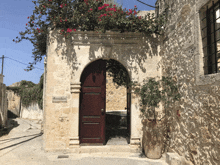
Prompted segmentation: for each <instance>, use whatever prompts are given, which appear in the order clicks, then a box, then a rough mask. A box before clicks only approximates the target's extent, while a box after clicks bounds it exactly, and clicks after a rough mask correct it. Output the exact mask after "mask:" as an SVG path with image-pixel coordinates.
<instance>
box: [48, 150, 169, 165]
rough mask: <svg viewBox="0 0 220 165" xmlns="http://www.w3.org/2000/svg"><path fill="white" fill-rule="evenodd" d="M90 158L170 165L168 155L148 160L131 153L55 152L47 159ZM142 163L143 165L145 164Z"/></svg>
mask: <svg viewBox="0 0 220 165" xmlns="http://www.w3.org/2000/svg"><path fill="white" fill-rule="evenodd" d="M88 157H93V158H94V157H99V158H123V159H130V160H137V163H138V164H139V163H141V162H143V163H144V164H146V165H168V164H167V163H166V161H165V157H166V155H165V154H164V155H163V156H162V158H161V159H148V158H146V157H141V156H140V154H139V153H129V152H126V153H125V152H110V153H108V152H96V153H81V154H76V153H61V152H55V153H52V154H48V155H47V158H48V160H50V161H53V162H55V161H62V160H67V159H69V160H81V159H83V158H88ZM143 163H141V164H143Z"/></svg>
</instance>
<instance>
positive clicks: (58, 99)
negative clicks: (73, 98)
mask: <svg viewBox="0 0 220 165" xmlns="http://www.w3.org/2000/svg"><path fill="white" fill-rule="evenodd" d="M52 102H53V103H66V102H67V97H66V96H53V98H52Z"/></svg>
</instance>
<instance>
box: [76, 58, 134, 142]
mask: <svg viewBox="0 0 220 165" xmlns="http://www.w3.org/2000/svg"><path fill="white" fill-rule="evenodd" d="M110 59H111V60H114V61H117V62H118V63H120V64H121V65H122V66H123V67H124V68H125V70H126V73H127V76H128V82H131V77H130V72H129V71H128V69H127V68H126V67H125V65H124V64H122V63H121V62H120V61H119V60H115V59H114V58H96V59H93V60H91V61H89V62H88V63H87V64H86V65H84V67H83V69H82V70H80V71H81V74H80V76H79V77H80V81H79V82H80V84H81V88H82V85H83V82H82V81H83V80H82V79H83V76H84V71H85V70H86V69H88V68H87V67H88V66H89V65H90V64H92V63H93V62H95V61H98V60H110ZM106 83H107V82H106ZM130 94H131V90H130V88H128V87H127V89H126V94H125V97H126V108H127V131H128V135H129V136H131V123H130V122H131V116H130V113H131V95H130ZM81 97H82V91H81V92H80V96H79V100H80V105H79V107H78V108H79V125H78V126H79V135H80V130H81V129H80V128H81V126H80V122H82V121H81V118H80V113H81V112H80V111H81V110H82V109H81V99H82V98H81ZM105 104H106V102H105ZM105 108H106V107H105ZM105 120H106V119H105ZM105 123H106V121H105ZM105 132H106V131H105ZM105 136H106V135H105ZM79 140H80V138H79ZM129 142H130V140H129ZM79 143H80V141H79Z"/></svg>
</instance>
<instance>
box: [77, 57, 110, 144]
mask: <svg viewBox="0 0 220 165" xmlns="http://www.w3.org/2000/svg"><path fill="white" fill-rule="evenodd" d="M81 83H82V88H81V97H80V143H104V141H105V101H106V96H105V95H106V62H105V61H104V60H97V61H94V62H93V63H91V64H90V65H88V66H87V67H86V68H85V69H84V71H83V73H82V76H81Z"/></svg>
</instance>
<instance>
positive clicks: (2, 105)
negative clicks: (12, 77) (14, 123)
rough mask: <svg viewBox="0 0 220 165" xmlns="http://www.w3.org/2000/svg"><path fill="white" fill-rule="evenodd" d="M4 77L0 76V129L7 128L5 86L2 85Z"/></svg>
mask: <svg viewBox="0 0 220 165" xmlns="http://www.w3.org/2000/svg"><path fill="white" fill-rule="evenodd" d="M3 77H4V75H2V74H0V128H1V127H6V126H7V120H8V115H7V94H6V86H5V84H3Z"/></svg>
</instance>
